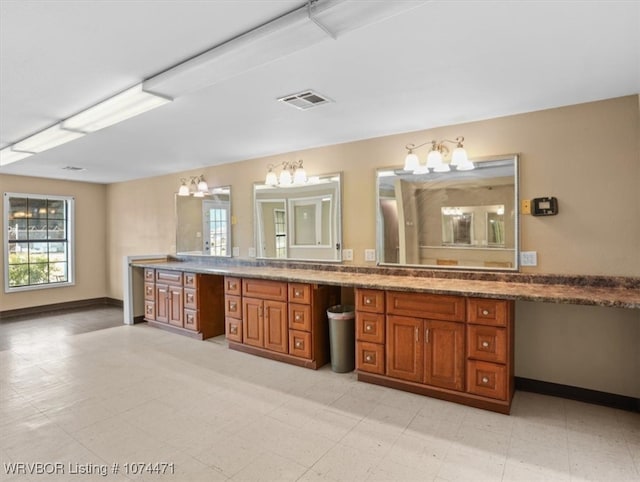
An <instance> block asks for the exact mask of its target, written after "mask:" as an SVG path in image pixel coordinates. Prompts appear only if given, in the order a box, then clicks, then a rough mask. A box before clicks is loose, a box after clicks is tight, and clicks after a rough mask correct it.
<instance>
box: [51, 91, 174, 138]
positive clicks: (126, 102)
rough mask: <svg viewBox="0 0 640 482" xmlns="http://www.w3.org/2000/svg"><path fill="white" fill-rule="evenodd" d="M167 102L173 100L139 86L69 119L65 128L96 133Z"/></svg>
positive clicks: (64, 123) (65, 122)
mask: <svg viewBox="0 0 640 482" xmlns="http://www.w3.org/2000/svg"><path fill="white" fill-rule="evenodd" d="M167 102H171V99H168V98H166V97H161V96H158V95H155V94H152V93H150V92H145V91H144V90H143V89H142V84H137V85H135V86H133V87H131V88H130V89H127V90H125V91H124V92H120V93H119V94H117V95H114V96H113V97H111V98H109V99H107V100H105V101H104V102H100V103H99V104H97V105H94V106H93V107H90V108H88V109H86V110H84V111H82V112H80V113H79V114H76V115H74V116H72V117H69V118H68V119H67V120H65V121H64V122H63V126H64V127H65V128H66V129H74V130H78V131H83V132H95V131H97V130H100V129H104V128H105V127H108V126H110V125H113V124H116V123H118V122H122V121H123V120H125V119H128V118H130V117H134V116H137V115H138V114H142V113H143V112H146V111H148V110H151V109H154V108H156V107H160V106H161V105H164V104H166V103H167Z"/></svg>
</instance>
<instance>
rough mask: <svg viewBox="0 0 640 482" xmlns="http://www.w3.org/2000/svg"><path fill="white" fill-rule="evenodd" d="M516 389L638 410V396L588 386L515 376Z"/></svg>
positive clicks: (633, 410)
mask: <svg viewBox="0 0 640 482" xmlns="http://www.w3.org/2000/svg"><path fill="white" fill-rule="evenodd" d="M515 378H516V380H515V382H516V390H522V391H524V392H534V393H541V394H543V395H553V396H554V397H560V398H568V399H570V400H577V401H579V402H586V403H593V404H596V405H604V406H606V407H612V408H618V409H620V410H627V411H629V412H640V398H634V397H628V396H626V395H617V394H615V393H607V392H599V391H597V390H590V389H588V388H580V387H572V386H570V385H561V384H559V383H551V382H543V381H540V380H531V379H530V378H521V377H515Z"/></svg>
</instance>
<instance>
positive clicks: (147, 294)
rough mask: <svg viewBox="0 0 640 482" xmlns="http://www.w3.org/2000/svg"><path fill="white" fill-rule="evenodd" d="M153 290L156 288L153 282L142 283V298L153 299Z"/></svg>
mask: <svg viewBox="0 0 640 482" xmlns="http://www.w3.org/2000/svg"><path fill="white" fill-rule="evenodd" d="M155 290H156V287H155V284H154V283H153V282H151V283H148V282H145V283H144V299H145V300H149V301H153V300H154V299H155Z"/></svg>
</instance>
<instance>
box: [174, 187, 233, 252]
mask: <svg viewBox="0 0 640 482" xmlns="http://www.w3.org/2000/svg"><path fill="white" fill-rule="evenodd" d="M220 189H226V190H228V191H229V210H228V213H227V222H226V224H227V254H226V255H219V254H206V253H204V252H203V251H204V249H203V250H201V251H200V252H197V251H179V250H178V246H179V244H180V243H179V237H180V229H179V228H180V219H179V213H178V201H179V200H180V198H185V199H192V198H193V199H199V200H200V201H201V203H200V205H201V207H202V203H203V202H204V201H215V198H216V190H220ZM231 192H232V189H231V185H226V186H214V187H210V188H209V195H205V196H204V197H198V198H196V197H194V196H179V195H178V193H175V220H176V250H175V251H176V255H178V256H180V255H182V256H206V257H211V258H223V259H226V258H231V257H232V250H233V243H232V230H233V223H232V222H231V218H232V214H231V209H232V206H231ZM202 223H203V225H204V220H202ZM202 239H203V237H201V243H202Z"/></svg>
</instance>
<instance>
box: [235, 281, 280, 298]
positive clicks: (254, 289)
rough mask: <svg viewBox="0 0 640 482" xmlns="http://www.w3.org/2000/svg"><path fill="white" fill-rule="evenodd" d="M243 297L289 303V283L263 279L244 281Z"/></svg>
mask: <svg viewBox="0 0 640 482" xmlns="http://www.w3.org/2000/svg"><path fill="white" fill-rule="evenodd" d="M242 295H243V296H249V297H251V298H260V299H265V300H274V301H287V283H283V282H280V281H268V280H261V279H243V280H242Z"/></svg>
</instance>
